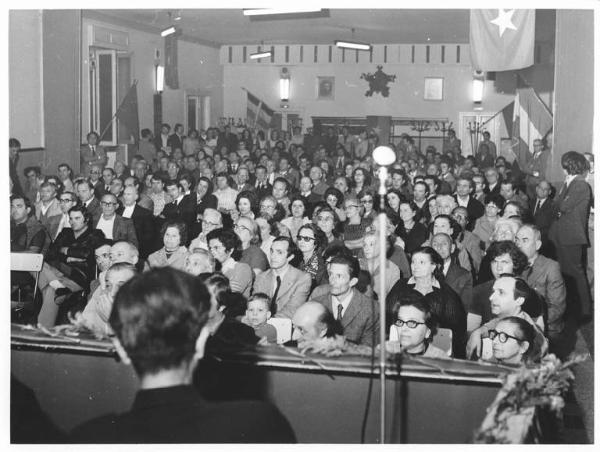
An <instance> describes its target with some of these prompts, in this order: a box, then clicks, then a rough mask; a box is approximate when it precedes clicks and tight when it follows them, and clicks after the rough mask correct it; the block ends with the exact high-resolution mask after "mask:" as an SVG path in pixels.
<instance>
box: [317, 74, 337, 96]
mask: <svg viewBox="0 0 600 452" xmlns="http://www.w3.org/2000/svg"><path fill="white" fill-rule="evenodd" d="M334 91H335V77H317V99H319V100H333V99H334Z"/></svg>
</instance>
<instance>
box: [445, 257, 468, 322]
mask: <svg viewBox="0 0 600 452" xmlns="http://www.w3.org/2000/svg"><path fill="white" fill-rule="evenodd" d="M445 281H446V284H448V285H449V286H450V288H451V289H452V290H454V292H456V293H457V294H458V296H459V297H460V301H462V304H463V306H464V307H465V312H466V311H467V309H468V308H469V306H471V301H472V299H473V277H472V276H471V273H470V272H469V271H467V270H465V269H464V268H462V267H460V266H459V265H456V264H455V263H454V262H452V263H450V266H449V267H448V273H446V277H445Z"/></svg>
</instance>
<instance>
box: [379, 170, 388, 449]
mask: <svg viewBox="0 0 600 452" xmlns="http://www.w3.org/2000/svg"><path fill="white" fill-rule="evenodd" d="M387 175H388V171H387V167H385V166H380V167H379V218H378V220H379V292H380V296H379V382H380V385H381V388H380V401H379V403H380V405H379V419H380V423H381V424H380V431H379V432H380V433H379V435H380V438H381V440H380V443H381V444H385V368H386V356H385V264H386V254H387V247H386V224H387V221H386V215H385V195H386V193H387V189H386V187H385V182H386V180H387Z"/></svg>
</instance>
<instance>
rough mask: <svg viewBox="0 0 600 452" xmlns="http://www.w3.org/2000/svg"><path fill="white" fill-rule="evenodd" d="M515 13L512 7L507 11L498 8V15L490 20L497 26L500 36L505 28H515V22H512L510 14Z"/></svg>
mask: <svg viewBox="0 0 600 452" xmlns="http://www.w3.org/2000/svg"><path fill="white" fill-rule="evenodd" d="M514 13H515V10H514V9H509V10H508V11H504V10H503V9H499V10H498V17H496V18H495V19H494V20H492V21H490V22H491V23H493V24H494V25H497V26H498V32H499V33H500V37H502V35H503V34H504V32H505V31H506V29H507V28H510V29H511V30H516V29H517V27H515V24H513V23H512V16H513V14H514Z"/></svg>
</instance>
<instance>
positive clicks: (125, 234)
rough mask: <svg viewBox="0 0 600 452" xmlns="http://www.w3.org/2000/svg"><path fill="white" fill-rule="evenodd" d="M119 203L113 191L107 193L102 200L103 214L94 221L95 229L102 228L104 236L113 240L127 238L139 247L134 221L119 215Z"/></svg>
mask: <svg viewBox="0 0 600 452" xmlns="http://www.w3.org/2000/svg"><path fill="white" fill-rule="evenodd" d="M118 205H119V203H118V202H117V197H116V196H115V195H113V194H112V193H107V194H105V195H104V196H103V197H102V200H101V202H100V206H101V207H102V215H100V218H98V220H97V221H96V222H95V223H94V229H100V230H101V231H102V232H104V236H105V237H106V238H107V239H110V240H113V241H117V240H126V241H128V242H130V243H131V244H133V245H134V246H135V247H137V246H138V239H137V235H136V233H135V227H134V225H133V221H131V220H130V219H129V218H123V217H122V216H121V215H117V213H116V210H117V207H118Z"/></svg>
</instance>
